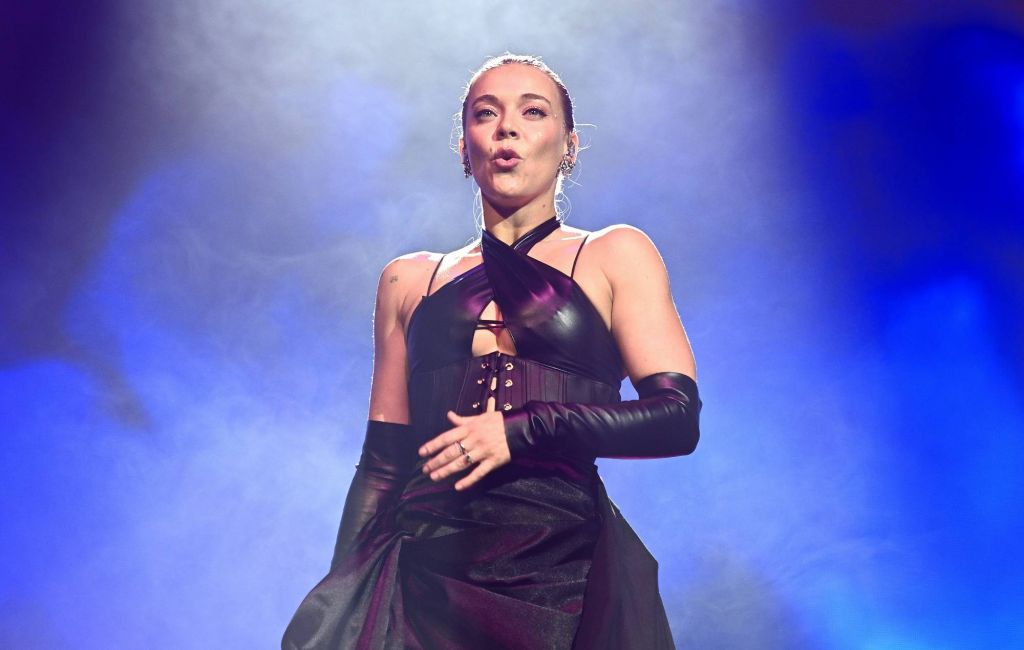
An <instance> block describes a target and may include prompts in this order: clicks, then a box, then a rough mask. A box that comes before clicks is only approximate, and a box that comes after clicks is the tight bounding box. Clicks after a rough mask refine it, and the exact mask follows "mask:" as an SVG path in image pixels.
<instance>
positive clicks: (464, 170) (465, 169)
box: [462, 156, 473, 178]
mask: <svg viewBox="0 0 1024 650" xmlns="http://www.w3.org/2000/svg"><path fill="white" fill-rule="evenodd" d="M462 173H463V174H465V175H466V178H469V177H470V176H472V175H473V169H472V168H471V167H470V166H469V156H463V157H462Z"/></svg>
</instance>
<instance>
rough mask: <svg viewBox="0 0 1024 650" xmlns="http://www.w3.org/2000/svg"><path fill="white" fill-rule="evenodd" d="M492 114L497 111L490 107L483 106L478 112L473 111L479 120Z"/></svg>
mask: <svg viewBox="0 0 1024 650" xmlns="http://www.w3.org/2000/svg"><path fill="white" fill-rule="evenodd" d="M492 115H496V113H495V112H494V111H492V110H491V109H489V108H481V109H480V110H478V111H477V112H476V113H473V116H474V117H476V119H478V120H479V119H483V118H485V117H491V116H492Z"/></svg>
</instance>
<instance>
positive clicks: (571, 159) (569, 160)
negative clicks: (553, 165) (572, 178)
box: [558, 142, 576, 176]
mask: <svg viewBox="0 0 1024 650" xmlns="http://www.w3.org/2000/svg"><path fill="white" fill-rule="evenodd" d="M575 166H576V145H574V144H573V143H571V142H570V143H569V153H567V154H565V155H564V156H562V162H560V163H558V171H560V172H562V175H563V176H568V175H569V174H571V173H572V168H573V167H575Z"/></svg>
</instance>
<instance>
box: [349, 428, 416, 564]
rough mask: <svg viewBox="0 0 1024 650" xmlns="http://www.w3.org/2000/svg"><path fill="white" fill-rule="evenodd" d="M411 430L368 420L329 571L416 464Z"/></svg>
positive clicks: (391, 497) (396, 491) (399, 487)
mask: <svg viewBox="0 0 1024 650" xmlns="http://www.w3.org/2000/svg"><path fill="white" fill-rule="evenodd" d="M416 460H417V454H416V444H415V439H414V437H413V428H412V427H411V426H409V425H408V424H395V423H393V422H380V421H378V420H368V421H367V423H366V438H365V439H364V440H363V451H362V455H361V456H360V458H359V464H357V465H356V473H355V475H354V476H353V477H352V484H351V485H350V486H349V489H348V496H347V497H346V498H345V509H344V510H343V511H342V514H341V525H340V526H339V527H338V539H337V541H336V542H335V545H334V557H333V559H332V560H331V568H332V569H333V568H334V567H336V566H337V565H338V564H339V563H340V562H341V560H343V559H344V558H345V556H346V555H347V554H348V553H349V552H350V551H351V550H352V547H353V546H354V544H355V540H356V538H357V537H358V535H359V532H360V531H362V529H363V528H364V527H365V526H366V523H367V522H368V521H369V520H370V519H372V518H373V516H374V515H375V514H376V513H377V512H378V511H379V510H380V509H381V508H382V507H384V506H386V505H388V504H390V503H392V502H393V501H394V500H395V499H396V498H397V497H398V495H399V493H400V492H401V490H402V487H403V486H404V485H405V483H406V481H408V477H409V474H410V473H411V472H412V469H413V467H414V466H415V464H416Z"/></svg>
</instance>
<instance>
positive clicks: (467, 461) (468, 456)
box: [466, 453, 473, 465]
mask: <svg viewBox="0 0 1024 650" xmlns="http://www.w3.org/2000/svg"><path fill="white" fill-rule="evenodd" d="M472 464H473V459H472V458H471V457H470V455H469V454H468V453H467V454H466V465H472Z"/></svg>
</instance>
